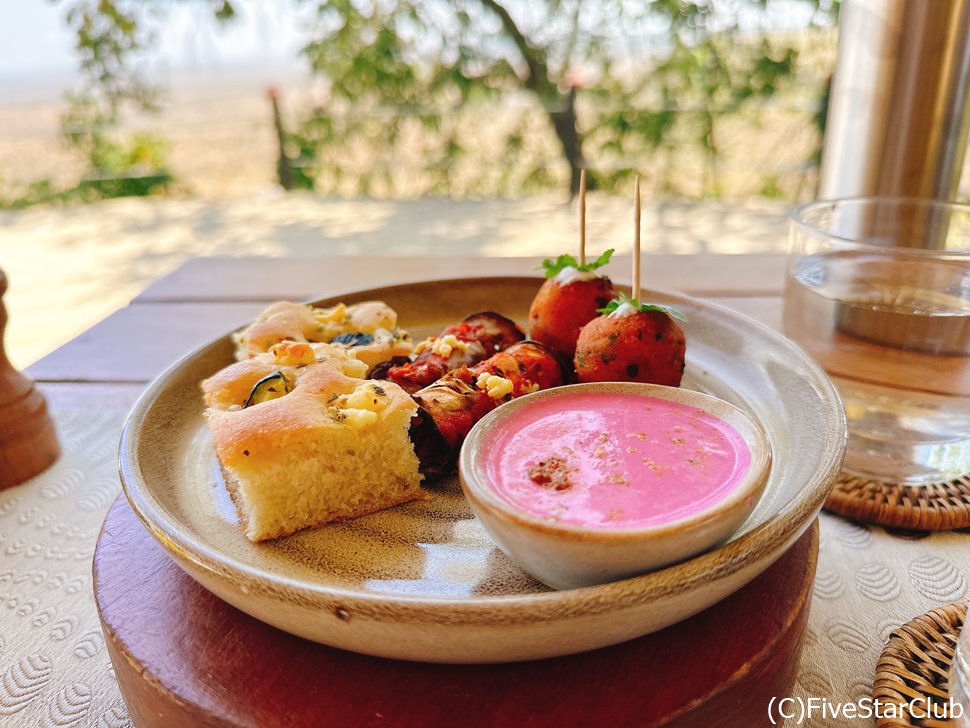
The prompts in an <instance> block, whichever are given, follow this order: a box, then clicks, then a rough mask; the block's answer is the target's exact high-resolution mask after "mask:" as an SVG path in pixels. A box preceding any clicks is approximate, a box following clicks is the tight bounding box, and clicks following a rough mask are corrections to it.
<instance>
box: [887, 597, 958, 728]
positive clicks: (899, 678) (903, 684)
mask: <svg viewBox="0 0 970 728" xmlns="http://www.w3.org/2000/svg"><path fill="white" fill-rule="evenodd" d="M966 614H967V605H966V604H947V605H946V606H944V607H940V608H939V609H933V610H931V611H929V612H927V613H926V614H921V615H920V616H918V617H916V618H915V619H911V620H910V621H909V622H907V623H906V624H904V625H902V626H901V627H900V628H899V629H897V630H895V631H893V633H892V634H891V635H890V637H889V641H888V642H887V643H886V647H885V648H884V649H883V651H882V654H881V655H880V656H879V662H878V663H876V679H875V681H874V682H873V689H872V697H873V698H875V699H876V700H878V701H879V702H880V703H883V704H887V705H888V704H895V705H900V706H901V713H902V715H903V716H904V717H902V718H899V717H893V718H879V719H877V720H876V725H877V726H878V727H879V728H905V727H906V726H926V727H927V728H929V727H930V726H937V727H939V726H948V725H954V724H952V723H951V722H950V721H948V720H945V719H944V720H937V719H936V718H937V717H941V718H945V716H946V710H947V700H948V699H949V696H950V665H951V664H952V663H953V652H954V650H955V648H956V643H957V638H958V637H959V635H960V630H961V629H962V627H963V621H964V619H965V617H966ZM913 701H916V702H915V703H914V702H913ZM911 705H915V707H916V709H917V711H918V712H917V714H915V715H914V714H913V712H912V711H911V710H910V706H911Z"/></svg>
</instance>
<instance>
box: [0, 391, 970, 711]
mask: <svg viewBox="0 0 970 728" xmlns="http://www.w3.org/2000/svg"><path fill="white" fill-rule="evenodd" d="M55 419H56V421H57V424H58V430H59V434H60V438H61V443H62V446H63V449H64V455H63V456H62V458H61V459H60V460H59V461H58V462H57V463H56V464H55V465H54V466H53V467H52V468H51V469H49V470H48V471H47V472H45V473H43V474H41V475H40V476H38V477H37V478H34V479H33V480H31V481H30V482H28V483H25V484H23V485H20V486H17V487H15V488H10V489H8V490H6V491H0V725H3V726H8V725H9V726H44V725H53V726H66V725H72V726H126V725H130V721H129V718H128V713H127V711H126V709H125V705H124V702H123V701H122V699H121V694H120V692H119V690H118V686H117V684H116V683H115V680H114V676H113V671H112V668H111V663H110V660H109V659H108V655H107V652H106V650H105V646H104V638H103V637H102V635H101V629H100V626H99V624H98V617H97V612H96V610H95V606H94V599H93V596H92V588H91V587H92V585H91V558H92V556H93V553H94V546H95V542H96V540H97V536H98V530H99V528H100V526H101V522H102V521H103V520H104V517H105V514H106V513H107V511H108V508H109V506H110V505H111V503H112V502H113V501H114V499H115V497H116V496H117V495H118V493H119V491H120V485H119V483H118V476H117V468H116V453H117V447H118V439H119V436H120V432H121V427H122V423H123V418H122V416H121V415H120V414H119V413H117V412H114V413H105V414H100V415H97V414H92V413H90V412H88V411H83V412H82V411H70V410H63V409H62V410H59V411H56V412H55ZM968 580H970V536H968V535H967V534H965V533H940V534H932V535H925V534H903V535H900V533H898V532H897V533H893V534H890V533H888V532H886V531H885V530H884V529H881V528H869V527H867V526H861V525H857V524H854V523H850V522H849V521H846V520H843V519H841V518H837V517H834V516H829V515H826V514H823V515H822V518H821V551H820V554H819V564H818V574H817V577H816V582H815V594H814V599H813V603H812V610H811V616H810V620H809V628H808V634H807V635H806V641H805V650H804V652H803V655H802V663H801V670H800V674H799V677H798V683H797V685H796V695H798V696H800V697H802V698H808V697H817V698H825V699H827V700H828V701H829V702H830V703H843V702H846V701H858V700H860V699H862V698H865V697H868V696H869V695H870V694H871V687H872V677H873V672H874V669H875V663H876V660H877V658H878V656H879V653H880V651H881V650H882V647H883V645H884V644H885V641H886V639H887V638H888V636H889V633H890V632H892V630H893V629H895V628H896V627H898V626H899V625H900V624H902V623H903V622H906V621H908V620H909V619H911V618H913V617H915V616H917V615H919V614H921V613H923V612H926V611H927V610H929V609H932V608H933V607H937V606H940V605H942V604H946V603H948V602H951V601H962V600H965V599H966V598H967V585H968ZM765 709H766V710H767V706H765ZM864 723H865V721H859V720H858V719H855V720H847V719H844V718H843V719H818V718H816V719H814V720H813V721H812V722H811V723H810V725H812V726H822V727H826V728H827V727H828V726H858V725H860V724H864ZM789 725H792V723H789Z"/></svg>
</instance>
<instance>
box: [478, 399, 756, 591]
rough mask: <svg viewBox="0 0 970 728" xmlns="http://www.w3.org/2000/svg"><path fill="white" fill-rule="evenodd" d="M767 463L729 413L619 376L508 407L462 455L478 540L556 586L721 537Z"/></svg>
mask: <svg viewBox="0 0 970 728" xmlns="http://www.w3.org/2000/svg"><path fill="white" fill-rule="evenodd" d="M770 468H771V447H770V444H769V441H768V438H767V436H766V435H765V433H764V431H763V430H762V428H761V427H760V426H759V425H758V424H757V423H756V422H755V421H754V420H753V419H752V418H751V417H749V416H748V415H747V414H745V413H744V412H743V411H741V410H740V409H738V408H737V407H735V406H734V405H732V404H729V403H728V402H725V401H723V400H721V399H717V398H716V397H711V396H709V395H706V394H701V393H699V392H695V391H692V390H688V389H680V388H677V387H666V386H661V385H655V384H638V383H629V382H606V383H594V384H577V385H570V386H566V387H557V388H554V389H550V390H545V391H541V392H536V393H535V394H531V395H528V396H525V397H522V398H519V399H516V400H513V401H511V402H508V403H506V404H505V405H503V406H501V407H499V408H498V409H496V410H494V411H493V412H491V413H490V414H488V415H487V416H486V417H484V418H483V419H482V420H481V421H480V422H479V423H478V424H477V425H476V426H475V427H474V428H473V429H472V431H471V432H470V433H469V435H468V437H467V439H466V440H465V443H464V445H463V446H462V450H461V455H460V457H459V475H460V478H461V485H462V488H463V489H464V492H465V495H466V497H467V498H468V502H469V503H470V504H471V507H472V510H473V511H474V513H475V515H476V516H477V517H478V518H479V520H480V521H481V522H482V524H483V525H484V527H485V529H486V530H487V531H488V533H489V535H490V536H491V537H492V539H493V540H494V541H495V542H496V543H497V544H498V546H499V548H501V549H502V551H504V552H505V553H506V554H507V555H508V556H509V558H511V559H512V560H513V561H515V562H516V563H517V564H518V565H519V566H521V567H522V568H523V569H524V570H525V571H527V572H529V573H530V574H532V575H533V576H535V577H536V578H537V579H539V580H540V581H541V582H543V583H545V584H547V585H548V586H551V587H553V588H555V589H570V588H578V587H583V586H590V585H593V584H600V583H604V582H608V581H615V580H618V579H624V578H627V577H631V576H635V575H638V574H642V573H644V572H647V571H651V570H653V569H657V568H660V567H662V566H666V565H669V564H673V563H676V562H678V561H682V560H684V559H687V558H689V557H691V556H693V555H695V554H698V553H700V552H702V551H705V550H707V549H709V548H711V547H712V546H715V545H717V544H719V543H721V542H723V541H725V540H726V539H727V538H728V537H730V536H731V534H732V533H734V532H735V531H736V530H737V529H738V527H739V526H740V525H741V524H742V523H743V522H744V520H745V519H746V518H747V517H748V516H749V515H750V514H751V512H752V510H754V507H755V505H756V504H757V502H758V498H759V497H760V495H761V493H762V491H763V489H764V486H765V483H766V481H767V479H768V474H769V471H770Z"/></svg>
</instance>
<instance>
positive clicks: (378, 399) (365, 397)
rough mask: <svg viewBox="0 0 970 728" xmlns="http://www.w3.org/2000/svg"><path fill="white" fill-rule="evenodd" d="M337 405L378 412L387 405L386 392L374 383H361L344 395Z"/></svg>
mask: <svg viewBox="0 0 970 728" xmlns="http://www.w3.org/2000/svg"><path fill="white" fill-rule="evenodd" d="M338 406H340V407H353V408H357V409H363V410H370V411H371V412H380V411H381V410H382V409H384V408H385V407H387V392H385V391H384V390H383V389H382V388H381V387H380V386H378V385H376V384H370V383H365V384H361V385H359V386H358V387H357V389H355V390H354V391H353V392H351V393H350V394H347V395H344V396H343V397H342V398H341V399H340V401H339V404H338Z"/></svg>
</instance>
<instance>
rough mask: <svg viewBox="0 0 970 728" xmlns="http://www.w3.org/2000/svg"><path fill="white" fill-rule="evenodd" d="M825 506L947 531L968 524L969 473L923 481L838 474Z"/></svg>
mask: <svg viewBox="0 0 970 728" xmlns="http://www.w3.org/2000/svg"><path fill="white" fill-rule="evenodd" d="M825 508H826V510H829V511H832V512H833V513H838V514H840V515H843V516H846V517H847V518H852V519H854V520H856V521H865V522H866V523H872V524H875V525H878V526H889V527H891V528H915V529H920V530H926V531H948V530H950V529H953V528H966V527H968V526H970V473H968V474H967V475H964V476H962V477H960V478H955V479H953V480H947V481H943V482H938V483H928V484H926V485H901V484H899V483H881V482H878V481H874V480H867V479H866V478H859V477H856V476H854V475H846V474H844V473H843V474H842V475H841V476H840V477H839V480H838V481H837V482H836V484H835V489H834V490H833V491H832V493H831V495H829V498H828V500H827V501H825Z"/></svg>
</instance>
